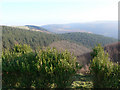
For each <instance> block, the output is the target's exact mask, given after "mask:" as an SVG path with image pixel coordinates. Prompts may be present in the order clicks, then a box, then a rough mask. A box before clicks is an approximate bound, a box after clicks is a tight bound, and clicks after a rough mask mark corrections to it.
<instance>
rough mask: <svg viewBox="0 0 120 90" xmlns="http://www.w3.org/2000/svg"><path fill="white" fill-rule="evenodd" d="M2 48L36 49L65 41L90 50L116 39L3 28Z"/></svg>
mask: <svg viewBox="0 0 120 90" xmlns="http://www.w3.org/2000/svg"><path fill="white" fill-rule="evenodd" d="M2 30H3V35H2V39H3V48H11V47H13V46H14V44H17V43H18V44H28V45H30V46H31V47H32V48H33V49H35V48H36V47H42V46H48V45H50V44H51V43H53V42H56V41H60V40H67V41H70V42H73V43H76V44H79V45H83V46H85V47H88V48H92V47H94V46H95V45H97V43H101V44H102V45H103V46H104V45H106V44H109V43H113V42H116V41H117V40H116V39H113V38H108V37H104V36H102V35H95V34H89V33H80V32H79V33H66V34H48V33H45V32H36V31H31V30H26V29H21V28H16V27H9V26H3V27H2Z"/></svg>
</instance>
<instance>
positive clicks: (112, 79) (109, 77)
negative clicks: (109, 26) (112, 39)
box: [90, 44, 120, 88]
mask: <svg viewBox="0 0 120 90" xmlns="http://www.w3.org/2000/svg"><path fill="white" fill-rule="evenodd" d="M91 55H92V56H93V60H92V61H91V64H90V72H91V74H92V75H93V85H94V87H95V88H112V87H113V88H118V87H119V86H120V83H119V80H120V78H119V79H118V76H119V75H118V74H120V73H118V72H119V65H118V64H114V63H113V62H111V61H110V59H109V55H108V53H106V52H104V49H103V48H102V47H101V45H100V44H99V45H98V46H96V47H95V48H94V49H93V53H92V54H91Z"/></svg>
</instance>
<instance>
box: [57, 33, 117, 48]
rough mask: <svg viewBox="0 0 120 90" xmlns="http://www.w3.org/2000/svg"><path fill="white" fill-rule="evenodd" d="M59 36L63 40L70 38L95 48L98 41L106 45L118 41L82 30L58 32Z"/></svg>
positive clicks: (72, 40) (69, 39)
mask: <svg viewBox="0 0 120 90" xmlns="http://www.w3.org/2000/svg"><path fill="white" fill-rule="evenodd" d="M58 36H60V37H61V38H62V39H63V40H68V41H71V42H74V43H77V44H82V45H83V46H86V47H88V48H93V47H94V46H96V45H97V44H98V43H101V44H102V45H103V46H104V45H106V44H110V43H114V42H117V41H118V40H117V39H113V38H109V37H104V36H103V35H97V34H90V33H81V32H74V33H65V34H58Z"/></svg>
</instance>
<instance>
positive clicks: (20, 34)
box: [2, 26, 59, 49]
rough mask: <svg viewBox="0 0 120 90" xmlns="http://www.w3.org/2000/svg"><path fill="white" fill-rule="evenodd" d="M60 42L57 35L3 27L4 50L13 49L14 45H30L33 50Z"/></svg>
mask: <svg viewBox="0 0 120 90" xmlns="http://www.w3.org/2000/svg"><path fill="white" fill-rule="evenodd" d="M57 40H59V38H58V37H57V36H56V35H53V34H47V33H43V32H36V31H30V30H26V29H21V28H15V27H8V26H2V41H3V48H12V47H13V46H14V44H16V43H19V44H29V45H30V46H31V47H32V48H33V49H35V48H36V47H39V46H40V47H42V46H48V45H49V44H50V43H52V42H54V41H57Z"/></svg>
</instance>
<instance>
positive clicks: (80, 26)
mask: <svg viewBox="0 0 120 90" xmlns="http://www.w3.org/2000/svg"><path fill="white" fill-rule="evenodd" d="M41 27H43V28H45V29H47V30H48V31H50V32H54V33H68V32H87V33H94V34H100V35H104V36H107V37H113V38H118V22H117V21H102V22H100V21H97V22H89V23H70V24H49V25H43V26H41Z"/></svg>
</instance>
